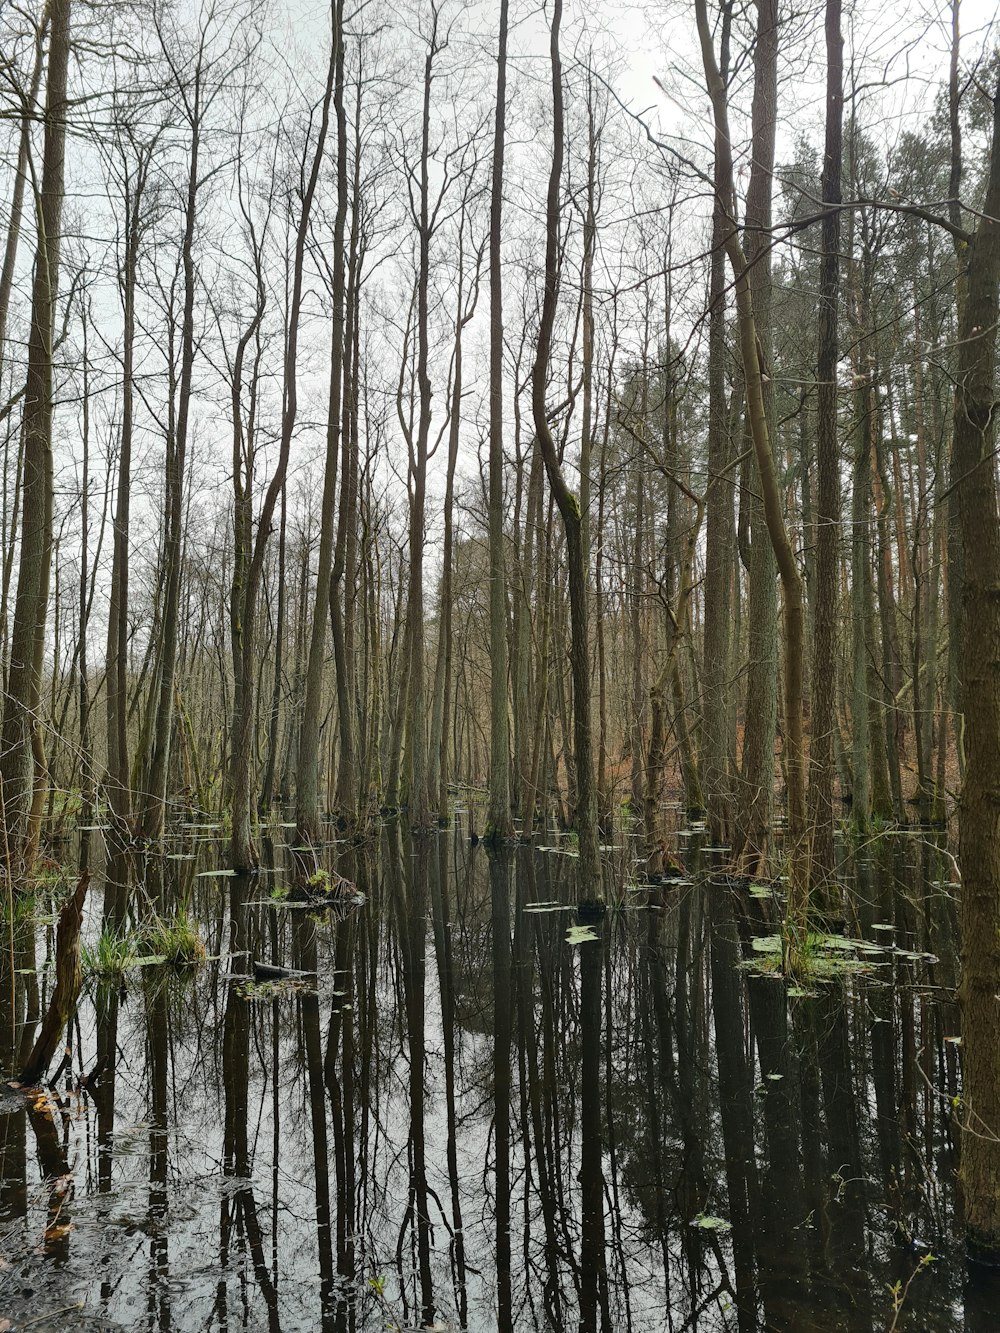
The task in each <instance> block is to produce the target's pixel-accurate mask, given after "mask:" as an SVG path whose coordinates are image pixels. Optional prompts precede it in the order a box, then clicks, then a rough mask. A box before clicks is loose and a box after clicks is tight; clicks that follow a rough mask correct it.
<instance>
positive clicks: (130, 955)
mask: <svg viewBox="0 0 1000 1333" xmlns="http://www.w3.org/2000/svg"><path fill="white" fill-rule="evenodd" d="M135 958H136V939H135V936H134V935H133V934H132V932H131V931H125V932H124V933H119V932H117V931H113V930H111V929H110V928H109V927H107V926H105V927H104V929H103V930H102V931H101V933H100V935H99V936H98V937H97V939H96V941H95V942H94V943H93V944H87V943H84V944H82V945H81V946H80V966H81V968H82V970H83V973H84V975H85V976H88V977H97V979H98V980H100V981H109V980H112V979H115V978H121V977H124V975H125V973H126V972H127V971H128V970H129V968H130V967H131V966H132V965H133V964H134V962H135Z"/></svg>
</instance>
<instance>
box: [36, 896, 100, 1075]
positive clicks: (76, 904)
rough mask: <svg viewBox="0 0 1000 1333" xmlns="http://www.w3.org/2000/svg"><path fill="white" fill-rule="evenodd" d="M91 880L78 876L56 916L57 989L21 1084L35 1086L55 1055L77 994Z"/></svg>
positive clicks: (50, 1002)
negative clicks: (84, 910) (84, 923)
mask: <svg viewBox="0 0 1000 1333" xmlns="http://www.w3.org/2000/svg"><path fill="white" fill-rule="evenodd" d="M89 882H90V876H89V875H88V874H87V872H86V871H84V873H83V874H82V875H81V876H80V879H79V881H78V883H77V886H76V891H75V892H74V894H73V896H72V898H70V900H69V902H68V903H67V904H66V906H65V907H64V908H63V909H62V911H61V912H60V914H59V925H58V927H57V929H56V985H55V990H54V991H53V992H52V999H51V1000H50V1001H49V1007H48V1011H47V1012H46V1014H45V1018H44V1020H43V1022H42V1026H41V1030H40V1031H39V1033H38V1037H37V1038H36V1040H35V1044H34V1046H33V1047H32V1048H31V1054H30V1055H29V1056H28V1058H27V1060H26V1061H25V1062H24V1067H23V1069H22V1070H21V1075H20V1081H21V1082H22V1083H28V1084H31V1083H38V1082H39V1081H40V1079H41V1077H42V1075H43V1074H44V1073H45V1071H46V1069H48V1067H49V1064H50V1063H51V1060H52V1057H53V1056H54V1055H55V1053H56V1048H57V1047H58V1045H59V1041H60V1038H61V1037H62V1034H63V1031H64V1029H65V1027H66V1024H67V1023H68V1022H69V1018H70V1015H71V1014H72V1012H73V1006H74V1005H75V1004H76V998H77V996H78V995H79V993H80V927H81V925H82V922H83V904H84V900H85V898H86V896H87V885H88V883H89Z"/></svg>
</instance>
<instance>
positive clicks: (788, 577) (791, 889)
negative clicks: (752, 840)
mask: <svg viewBox="0 0 1000 1333" xmlns="http://www.w3.org/2000/svg"><path fill="white" fill-rule="evenodd" d="M695 8H696V14H697V20H698V35H699V38H700V41H701V51H702V59H703V62H704V66H705V77H706V81H707V83H708V90H709V95H710V97H711V101H712V109H713V113H714V118H715V129H716V152H717V153H718V154H719V155H720V157H721V162H722V171H721V173H720V175H721V180H722V182H723V184H724V186H725V193H724V196H723V203H724V207H725V212H726V228H725V240H724V243H725V247H726V253H727V254H728V256H729V262H730V266H731V268H732V271H733V276H734V285H735V294H736V311H737V317H738V322H739V333H740V352H741V358H742V361H743V375H744V382H745V386H746V401H747V413H748V417H749V421H750V431H751V437H752V441H753V448H754V457H755V458H756V461H757V472H758V476H759V480H760V487H761V495H762V500H763V505H764V514H765V519H766V522H767V530H768V535H769V537H770V540H771V545H772V547H773V549H774V554H775V560H776V563H777V566H778V572H779V574H780V577H781V585H782V593H783V601H784V630H785V643H784V690H785V699H784V702H785V719H784V722H785V731H784V750H785V754H786V756H787V758H786V763H785V769H786V773H787V785H788V840H789V879H788V909H787V918H786V934H785V938H784V943H785V946H786V947H785V963H786V966H793V967H794V966H795V964H796V955H797V952H798V946H799V944H800V943H801V939H802V936H803V934H804V930H805V918H806V912H807V908H808V866H807V855H806V851H807V849H806V846H805V837H804V835H805V832H806V828H805V815H806V812H805V771H804V770H805V765H804V759H803V716H802V658H803V604H802V579H801V576H800V574H799V568H798V562H797V561H796V558H795V552H794V551H793V549H792V544H791V540H790V538H789V535H788V530H787V528H786V526H785V521H784V515H783V512H782V497H781V487H780V484H779V481H778V477H777V472H776V468H775V460H774V454H773V451H772V446H771V434H770V431H769V429H768V414H767V409H766V405H765V400H764V386H763V383H762V380H763V378H764V376H765V374H766V364H767V363H766V360H765V353H764V351H763V350H762V347H761V343H760V341H759V339H758V335H757V327H756V320H755V315H754V307H753V293H752V290H751V282H750V269H749V267H748V264H747V259H746V255H745V254H744V251H743V247H742V245H741V244H740V238H739V232H738V229H737V225H736V220H735V211H736V201H735V192H734V189H733V162H732V148H731V144H732V139H731V136H730V132H729V114H728V107H727V103H726V88H725V84H724V83H723V81H722V78H721V76H720V74H719V68H718V66H717V64H716V61H715V52H714V50H713V47H712V34H711V30H710V28H709V24H708V12H707V9H706V4H705V0H695ZM764 31H765V29H764V27H763V24H762V25H761V31H760V33H759V40H760V38H761V37H763V35H764Z"/></svg>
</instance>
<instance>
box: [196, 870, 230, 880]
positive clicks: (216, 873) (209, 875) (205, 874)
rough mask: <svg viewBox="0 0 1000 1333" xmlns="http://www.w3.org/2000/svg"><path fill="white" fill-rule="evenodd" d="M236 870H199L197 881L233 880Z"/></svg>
mask: <svg viewBox="0 0 1000 1333" xmlns="http://www.w3.org/2000/svg"><path fill="white" fill-rule="evenodd" d="M235 874H236V871H235V870H199V871H198V874H197V875H196V876H195V878H196V879H231V878H232V876H233V875H235Z"/></svg>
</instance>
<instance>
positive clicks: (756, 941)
mask: <svg viewBox="0 0 1000 1333" xmlns="http://www.w3.org/2000/svg"><path fill="white" fill-rule="evenodd" d="M750 943H751V944H752V946H753V951H754V953H781V936H780V935H756V936H754V938H753V939H752V940H751V941H750Z"/></svg>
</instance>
